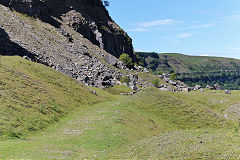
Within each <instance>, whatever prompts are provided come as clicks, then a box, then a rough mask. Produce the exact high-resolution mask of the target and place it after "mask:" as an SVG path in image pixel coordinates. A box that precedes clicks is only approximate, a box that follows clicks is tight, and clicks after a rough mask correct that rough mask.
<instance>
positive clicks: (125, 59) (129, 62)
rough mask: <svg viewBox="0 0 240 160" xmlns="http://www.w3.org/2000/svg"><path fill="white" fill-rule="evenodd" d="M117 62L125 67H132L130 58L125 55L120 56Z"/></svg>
mask: <svg viewBox="0 0 240 160" xmlns="http://www.w3.org/2000/svg"><path fill="white" fill-rule="evenodd" d="M119 60H120V61H122V62H124V63H126V65H127V66H133V61H132V58H131V57H130V56H129V55H128V54H126V53H123V54H121V56H120V57H119Z"/></svg>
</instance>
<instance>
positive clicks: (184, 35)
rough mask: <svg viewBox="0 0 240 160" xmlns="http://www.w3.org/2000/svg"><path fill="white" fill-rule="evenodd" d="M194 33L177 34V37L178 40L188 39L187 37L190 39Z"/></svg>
mask: <svg viewBox="0 0 240 160" xmlns="http://www.w3.org/2000/svg"><path fill="white" fill-rule="evenodd" d="M194 34H195V33H181V34H179V35H178V36H177V37H178V38H188V37H191V36H193V35H194Z"/></svg>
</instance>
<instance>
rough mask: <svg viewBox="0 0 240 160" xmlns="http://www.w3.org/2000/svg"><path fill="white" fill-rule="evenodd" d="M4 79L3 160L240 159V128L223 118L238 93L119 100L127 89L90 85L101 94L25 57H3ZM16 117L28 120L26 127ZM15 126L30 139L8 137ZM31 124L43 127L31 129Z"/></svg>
mask: <svg viewBox="0 0 240 160" xmlns="http://www.w3.org/2000/svg"><path fill="white" fill-rule="evenodd" d="M0 77H1V79H0V81H1V85H0V86H1V90H0V95H1V98H0V99H1V101H0V104H1V112H0V115H1V116H0V117H1V121H0V122H1V123H2V122H3V123H4V124H8V125H4V126H2V125H1V127H2V128H4V127H6V126H7V127H6V131H5V132H2V133H1V134H2V136H3V135H5V136H3V137H4V139H2V140H1V141H0V159H1V158H2V159H118V158H120V159H126V158H127V159H134V158H139V159H149V158H150V159H151V158H152V159H156V158H157V159H174V158H175V159H176V158H179V159H184V158H186V159H197V158H205V159H206V158H236V159H237V158H240V157H239V145H240V144H239V142H240V141H239V140H240V139H239V133H238V131H237V130H236V125H238V123H235V122H234V121H231V120H229V119H227V118H225V117H224V115H225V114H226V111H228V109H229V106H232V105H234V104H238V103H240V100H239V96H240V92H239V91H234V92H233V93H232V95H225V94H224V91H217V92H216V93H214V94H213V93H211V91H206V92H190V93H172V92H161V91H159V90H158V89H156V88H146V89H143V91H141V92H138V93H137V94H135V95H133V96H120V95H115V94H117V92H118V91H119V90H121V91H122V90H125V89H126V88H124V87H123V86H116V87H113V88H110V90H111V91H105V90H101V89H97V88H92V87H91V89H93V90H94V91H96V92H97V95H98V96H96V95H92V94H91V93H90V92H89V90H88V88H86V87H84V86H82V85H81V84H79V83H77V82H76V81H75V80H73V79H71V78H69V77H67V76H65V75H63V74H61V73H59V72H57V71H55V70H53V69H51V68H48V67H45V66H43V65H40V64H35V63H32V62H29V61H26V60H23V59H21V58H19V57H1V67H0ZM26 77H27V78H26ZM40 88H41V89H40ZM109 92H112V93H114V94H112V93H109ZM53 100H54V102H55V103H53ZM43 104H46V105H43ZM9 105H11V106H14V107H15V108H17V107H18V108H17V110H12V108H9V107H8V106H9ZM26 105H29V106H31V107H25V106H26ZM43 106H48V108H47V109H46V108H44V107H43ZM2 108H3V111H2ZM58 111H61V112H60V113H58ZM6 113H8V114H6ZM2 117H4V118H2ZM15 117H22V121H20V122H21V123H19V121H18V119H16V118H15ZM56 117H57V121H56V120H55V119H54V118H56ZM33 118H36V121H31V119H33ZM28 119H30V120H28ZM3 120H4V121H3ZM46 120H49V122H48V123H47V122H46ZM236 120H237V118H236ZM45 122H46V123H45ZM16 123H19V125H18V128H19V129H18V130H19V131H20V132H19V133H21V134H20V137H24V138H18V137H16V136H13V137H15V138H14V139H13V138H12V136H11V135H9V133H11V132H15V131H16V128H15V125H12V124H16ZM29 124H31V125H32V126H34V127H36V128H37V129H36V130H30V131H29V130H28V129H26V128H27V127H29ZM39 124H43V126H44V127H42V128H41V127H39V126H40V125H39ZM1 130H2V129H1Z"/></svg>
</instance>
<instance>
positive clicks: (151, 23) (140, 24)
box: [137, 19, 183, 27]
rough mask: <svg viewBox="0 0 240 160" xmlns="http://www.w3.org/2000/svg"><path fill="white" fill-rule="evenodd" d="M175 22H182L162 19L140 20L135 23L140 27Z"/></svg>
mask: <svg viewBox="0 0 240 160" xmlns="http://www.w3.org/2000/svg"><path fill="white" fill-rule="evenodd" d="M176 23H183V22H182V21H176V20H173V19H163V20H155V21H146V22H140V23H137V25H138V26H141V27H152V26H161V25H168V24H176Z"/></svg>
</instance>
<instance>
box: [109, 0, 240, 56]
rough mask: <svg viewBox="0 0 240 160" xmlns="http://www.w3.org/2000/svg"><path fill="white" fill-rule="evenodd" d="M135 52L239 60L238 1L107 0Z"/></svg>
mask: <svg viewBox="0 0 240 160" xmlns="http://www.w3.org/2000/svg"><path fill="white" fill-rule="evenodd" d="M109 1H110V7H108V8H107V9H108V11H109V13H110V16H111V17H112V18H113V19H114V20H115V22H117V23H118V24H119V25H120V26H121V27H122V28H123V29H124V30H125V31H127V33H128V34H129V36H130V37H131V38H132V39H133V45H134V48H135V51H149V52H159V53H184V54H189V55H209V56H223V57H234V58H239V59H240V0H145V1H144V0H109Z"/></svg>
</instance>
